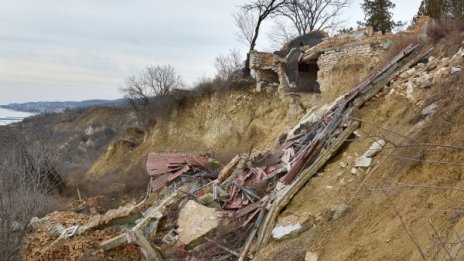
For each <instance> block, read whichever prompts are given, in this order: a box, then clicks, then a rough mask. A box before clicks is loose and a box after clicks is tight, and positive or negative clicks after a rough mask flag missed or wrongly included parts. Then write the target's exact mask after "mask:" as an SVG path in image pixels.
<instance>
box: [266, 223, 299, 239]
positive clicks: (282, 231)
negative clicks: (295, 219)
mask: <svg viewBox="0 0 464 261" xmlns="http://www.w3.org/2000/svg"><path fill="white" fill-rule="evenodd" d="M302 229H303V226H302V225H300V224H292V225H288V226H276V227H274V229H273V230H272V237H273V238H275V239H283V238H285V237H287V236H289V235H292V234H295V233H298V232H300V231H301V230H302Z"/></svg>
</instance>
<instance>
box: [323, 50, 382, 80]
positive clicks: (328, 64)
mask: <svg viewBox="0 0 464 261" xmlns="http://www.w3.org/2000/svg"><path fill="white" fill-rule="evenodd" d="M387 48H388V43H386V42H373V43H364V44H357V45H349V46H341V47H333V48H330V49H329V50H327V51H325V52H324V53H323V54H321V56H320V57H319V59H318V62H317V64H318V65H319V74H322V76H323V74H324V73H327V72H330V71H331V70H332V68H333V67H334V65H335V64H337V62H338V61H340V60H341V59H342V58H344V57H362V58H365V59H366V60H371V61H369V62H374V63H377V62H379V61H380V57H381V56H382V54H383V53H384V51H385V49H387Z"/></svg>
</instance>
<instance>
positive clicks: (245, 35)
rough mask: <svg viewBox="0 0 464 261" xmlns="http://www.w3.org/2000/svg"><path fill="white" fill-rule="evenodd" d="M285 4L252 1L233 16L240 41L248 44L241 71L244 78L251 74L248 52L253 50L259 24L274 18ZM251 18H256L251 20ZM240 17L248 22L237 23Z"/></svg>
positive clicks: (277, 0)
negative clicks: (243, 66)
mask: <svg viewBox="0 0 464 261" xmlns="http://www.w3.org/2000/svg"><path fill="white" fill-rule="evenodd" d="M286 2H287V0H253V1H251V2H250V3H249V4H245V5H242V6H241V10H240V11H239V12H238V13H236V14H235V16H234V19H235V24H236V26H237V27H238V28H239V30H240V35H241V36H242V37H241V38H242V41H243V42H246V43H248V44H249V52H248V54H247V58H246V61H245V68H244V70H243V74H244V76H245V77H250V74H251V69H250V52H251V51H252V50H254V49H255V46H256V41H257V40H258V35H259V31H260V28H261V24H262V23H263V21H264V20H266V19H267V18H269V17H272V16H274V15H275V14H276V13H277V12H278V10H279V9H280V8H281V7H282V6H283V5H284V4H285V3H286ZM251 16H255V17H256V18H251ZM240 17H241V18H244V19H248V20H243V21H244V22H242V20H239V21H237V18H239V19H240ZM253 19H254V20H253ZM251 25H254V28H253V30H251Z"/></svg>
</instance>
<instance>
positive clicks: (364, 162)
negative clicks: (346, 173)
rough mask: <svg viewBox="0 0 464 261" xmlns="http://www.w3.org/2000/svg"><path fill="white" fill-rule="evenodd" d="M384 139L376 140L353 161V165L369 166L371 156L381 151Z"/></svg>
mask: <svg viewBox="0 0 464 261" xmlns="http://www.w3.org/2000/svg"><path fill="white" fill-rule="evenodd" d="M385 144H386V141H385V140H384V139H380V140H376V141H375V142H374V143H372V145H371V146H370V147H369V149H368V150H367V151H366V152H365V153H364V154H363V155H362V156H361V157H358V158H357V159H356V161H355V167H360V168H368V167H370V166H371V163H372V158H373V157H375V155H377V154H378V153H379V152H381V151H382V149H383V147H384V146H385Z"/></svg>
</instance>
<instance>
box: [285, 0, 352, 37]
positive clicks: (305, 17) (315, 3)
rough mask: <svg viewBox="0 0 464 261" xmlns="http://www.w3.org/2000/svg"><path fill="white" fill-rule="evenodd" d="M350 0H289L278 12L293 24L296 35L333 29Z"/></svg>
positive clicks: (337, 24) (338, 22)
mask: <svg viewBox="0 0 464 261" xmlns="http://www.w3.org/2000/svg"><path fill="white" fill-rule="evenodd" d="M350 5H351V0H289V1H287V3H286V4H285V5H284V6H283V7H282V8H280V9H279V14H280V15H282V16H284V17H286V18H287V19H288V20H289V21H291V23H292V24H293V28H294V29H295V31H296V32H297V34H298V36H301V35H304V34H306V33H308V32H311V31H315V30H328V29H330V30H333V29H336V28H337V27H338V26H339V25H340V23H341V22H340V21H338V20H337V18H338V17H339V16H340V15H341V13H342V11H343V9H344V8H347V7H349V6H350Z"/></svg>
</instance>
